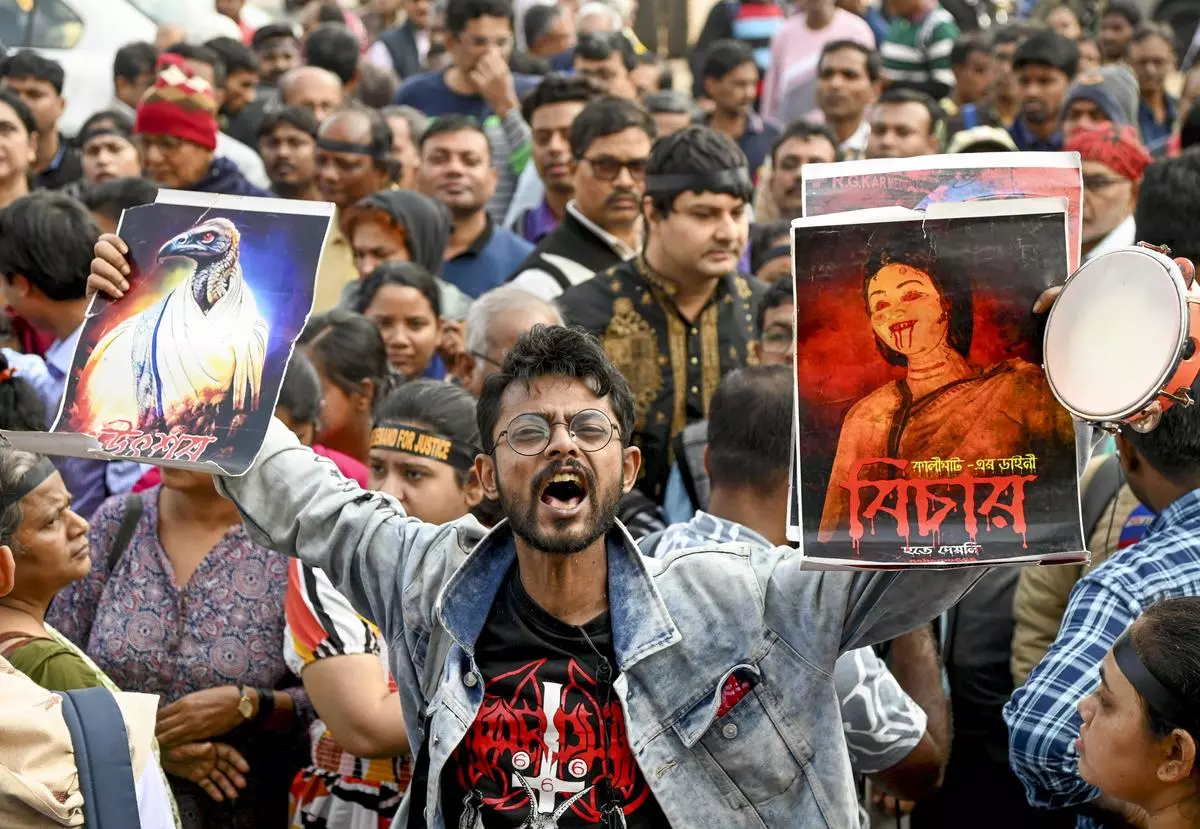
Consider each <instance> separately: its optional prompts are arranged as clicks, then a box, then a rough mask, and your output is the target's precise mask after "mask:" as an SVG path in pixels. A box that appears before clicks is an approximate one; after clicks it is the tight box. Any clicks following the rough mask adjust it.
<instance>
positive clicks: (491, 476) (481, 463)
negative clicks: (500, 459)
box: [474, 454, 500, 501]
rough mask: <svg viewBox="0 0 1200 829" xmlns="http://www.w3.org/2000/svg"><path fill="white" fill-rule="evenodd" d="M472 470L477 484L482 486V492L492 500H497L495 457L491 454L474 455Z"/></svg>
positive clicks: (498, 498) (498, 489) (498, 494)
mask: <svg viewBox="0 0 1200 829" xmlns="http://www.w3.org/2000/svg"><path fill="white" fill-rule="evenodd" d="M474 472H475V477H476V478H477V479H478V480H479V486H480V487H482V488H483V494H484V495H485V496H486V497H488V498H490V499H492V500H493V501H499V500H500V485H499V482H498V481H497V479H496V459H495V458H494V457H492V456H491V455H483V454H479V455H476V456H475V469H474Z"/></svg>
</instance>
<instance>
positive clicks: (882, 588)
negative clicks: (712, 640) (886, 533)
mask: <svg viewBox="0 0 1200 829" xmlns="http://www.w3.org/2000/svg"><path fill="white" fill-rule="evenodd" d="M755 555H756V556H759V557H760V560H759V562H758V569H759V572H760V573H761V574H763V575H762V576H761V577H762V578H763V579H764V580H765V608H764V620H765V623H766V625H767V627H768V628H769V629H770V630H772V631H774V632H775V633H776V634H777V635H778V636H779V637H780V638H782V639H783V640H784V641H786V642H788V643H789V644H790V645H791V646H792V647H793V648H795V649H796V650H797V651H798V652H799V653H801V654H804V655H805V656H806V657H807V658H808V659H810V660H812V661H813V662H814V664H817V665H820V666H822V667H824V668H825V669H826V670H830V669H832V667H833V663H834V662H835V661H836V660H837V657H838V655H839V654H842V653H845V652H846V651H848V650H853V649H854V648H861V647H863V646H865V645H871V644H874V643H876V642H883V641H885V640H888V639H895V638H896V637H897V636H900V635H901V634H904V633H907V632H908V631H910V630H913V629H914V628H917V627H919V626H921V625H923V624H925V623H926V622H929V621H930V620H932V619H933V618H935V617H937V616H939V615H941V614H942V613H943V612H945V611H946V610H947V609H949V608H950V606H951V605H953V604H954V603H955V602H957V601H958V600H959V599H960V598H962V596H963V594H964V593H966V592H967V590H969V589H970V588H971V587H972V585H974V584H975V582H977V581H978V580H979V579H980V578H981V577H982V576H983V574H984V573H986V572H987V568H983V567H966V568H958V569H954V570H932V569H928V570H927V569H920V570H917V569H910V570H900V571H894V570H890V571H883V572H866V573H848V572H818V571H811V570H802V569H801V563H802V561H803V559H802V557H801V556H798V555H796V554H795V551H794V550H792V549H790V548H787V547H778V548H775V549H774V550H763V551H761V552H759V553H755Z"/></svg>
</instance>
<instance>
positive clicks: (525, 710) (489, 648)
mask: <svg viewBox="0 0 1200 829" xmlns="http://www.w3.org/2000/svg"><path fill="white" fill-rule="evenodd" d="M585 634H586V636H585ZM589 639H590V640H591V644H589V642H588V640H589ZM475 653H476V663H477V664H478V666H479V670H480V671H481V672H482V673H483V676H484V696H483V705H482V706H481V707H480V709H479V715H478V716H477V717H476V718H475V722H474V724H473V725H472V726H471V728H470V729H469V730H468V731H467V734H466V736H465V737H464V738H463V741H462V743H460V744H459V746H458V748H456V749H455V751H454V754H453V755H452V756H451V758H450V762H449V763H447V765H446V768H445V770H444V771H443V774H442V781H441V782H442V804H443V808H444V810H445V817H446V825H447V826H458V825H459V820H460V818H461V816H462V812H463V803H464V800H468V799H469V800H470V802H471V803H472V806H473V807H474V808H478V810H479V813H480V814H481V816H482V818H483V825H484V827H486V829H495V828H496V827H519V826H522V825H529V823H531V821H529V819H530V817H531V816H532V813H531V811H530V808H531V803H530V796H529V791H530V790H532V791H533V793H534V803H533V807H534V808H536V809H538V810H539V811H540V812H541V813H542V814H546V813H553V812H555V811H557V810H559V809H562V808H563V806H564V804H565V803H566V802H567V801H568V800H569V799H570V798H572V797H574V796H575V795H576V794H580V793H582V796H581V797H579V798H578V799H577V800H575V801H574V802H572V803H571V805H570V806H568V807H566V809H565V811H564V812H563V814H562V815H561V816H559V817H558V819H557V822H556V823H555V824H553V825H555V826H558V827H561V829H568V827H570V828H571V829H575V827H585V826H587V827H591V826H599V825H601V809H602V808H603V806H604V805H605V804H606V803H610V802H612V801H610V799H609V798H610V794H609V792H610V791H611V792H612V793H613V796H615V798H616V802H617V803H619V804H620V805H621V806H622V807H623V809H624V811H625V820H626V824H627V825H628V826H629V827H630V829H658V827H667V826H668V825H669V824H668V823H667V820H666V817H665V816H664V815H663V813H662V810H661V809H660V808H659V806H658V803H657V801H655V799H654V796H653V795H652V794H651V793H650V788H649V787H648V786H647V785H646V781H645V779H644V778H643V777H642V773H641V771H640V770H639V769H638V767H637V763H636V762H635V761H634V759H633V754H632V752H630V750H629V741H628V739H627V737H626V735H625V718H624V714H623V712H622V710H621V702H620V700H619V699H618V698H617V695H616V692H615V691H614V690H613V688H612V680H613V679H614V678H615V668H614V666H615V665H616V659H615V657H614V653H613V646H612V629H611V627H610V626H609V617H608V614H607V613H604V614H603V615H601V616H600V617H598V618H597V619H594V620H593V621H591V622H589V623H588V624H586V625H584V626H583V627H582V628H576V627H572V626H570V625H568V624H565V623H563V622H561V621H559V620H558V619H555V618H554V617H553V616H551V615H550V614H549V613H547V612H546V611H544V610H543V609H542V608H540V607H538V606H537V604H535V603H534V601H533V600H532V599H530V598H529V595H528V594H527V593H526V592H525V589H524V587H522V586H521V579H520V577H519V576H518V574H517V568H516V567H513V568H512V570H511V571H510V572H509V575H508V578H507V579H506V581H505V584H504V586H503V587H501V589H500V592H499V594H498V595H497V596H496V601H495V604H493V606H492V612H491V615H490V616H489V617H488V621H487V624H486V625H485V626H484V629H483V632H482V633H481V634H480V637H479V641H478V643H477V644H476V648H475ZM606 770H607V774H606ZM522 781H525V782H524V783H522ZM610 784H611V788H610ZM526 786H528V788H527V787H526ZM527 822H529V823H527Z"/></svg>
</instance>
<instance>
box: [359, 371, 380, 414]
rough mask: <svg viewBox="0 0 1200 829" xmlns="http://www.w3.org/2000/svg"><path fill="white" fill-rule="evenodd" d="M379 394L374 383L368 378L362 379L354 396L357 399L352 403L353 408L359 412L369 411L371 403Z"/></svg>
mask: <svg viewBox="0 0 1200 829" xmlns="http://www.w3.org/2000/svg"><path fill="white" fill-rule="evenodd" d="M378 394H379V389H378V388H377V387H376V385H375V381H374V380H372V379H371V378H370V377H364V378H363V379H362V382H360V383H359V384H358V392H357V393H356V394H355V397H356V398H357V399H356V400H355V401H354V406H355V408H357V409H358V410H359V411H362V410H364V409H370V408H371V403H372V401H373V400H375V398H376V397H377V396H378Z"/></svg>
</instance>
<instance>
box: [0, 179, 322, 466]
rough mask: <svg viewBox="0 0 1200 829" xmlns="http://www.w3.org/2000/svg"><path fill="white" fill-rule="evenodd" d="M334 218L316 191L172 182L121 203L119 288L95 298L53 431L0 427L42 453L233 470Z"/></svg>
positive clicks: (247, 456) (269, 402)
mask: <svg viewBox="0 0 1200 829" xmlns="http://www.w3.org/2000/svg"><path fill="white" fill-rule="evenodd" d="M332 217H333V205H332V204H329V203H326V202H304V201H291V200H284V199H265V198H248V197H239V196H224V195H217V194H211V193H192V192H182V191H175V190H160V191H159V192H158V198H157V199H156V201H155V202H154V203H153V204H148V205H143V206H141V207H135V208H132V209H130V210H126V211H125V212H124V214H123V215H122V217H121V223H120V226H119V228H118V233H119V235H120V236H121V238H123V239H124V240H125V242H126V243H127V244H128V245H129V261H130V265H131V269H132V273H131V274H130V276H129V283H130V289H129V291H128V292H127V293H126V295H125V296H124V297H123V298H122V299H119V300H115V301H113V300H110V299H109V298H107V297H106V296H103V295H97V296H96V297H95V298H94V299H93V300H92V303H91V305H90V306H89V308H88V315H87V319H86V321H85V322H84V324H83V329H82V332H81V333H80V335H79V342H78V345H77V346H76V350H75V356H74V359H73V361H72V363H71V369H70V373H69V374H68V376H67V381H66V389H65V392H64V394H63V400H62V403H61V405H60V408H59V412H58V417H57V419H56V420H55V423H54V426H53V427H52V428H51V431H49V432H12V431H5V432H4V433H3V434H4V435H5V437H7V438H8V440H9V441H10V442H11V443H12V444H13V445H14V446H15V447H17V448H18V449H27V450H30V451H35V452H42V453H45V454H51V455H66V456H70V457H83V458H96V459H106V460H135V461H139V462H141V463H147V464H154V465H160V466H172V467H178V468H183V469H193V470H198V471H204V472H220V473H224V474H228V475H240V474H243V473H244V472H245V471H246V470H247V469H249V468H250V465H251V464H252V463H253V462H254V458H255V457H256V456H257V454H258V451H259V449H260V448H261V446H262V440H263V435H264V434H265V432H266V429H267V425H268V423H269V422H270V419H271V416H272V415H273V413H274V410H275V403H276V401H277V400H278V398H279V387H280V384H281V383H282V381H283V374H284V371H285V370H286V368H287V363H288V360H289V359H290V357H291V354H292V348H293V346H294V344H295V342H296V339H297V338H298V337H299V335H300V332H301V331H302V330H303V328H304V324H305V322H306V321H307V319H308V314H309V312H310V311H311V310H312V303H313V292H314V285H315V282H316V274H317V269H318V267H319V264H320V259H321V251H322V249H323V247H324V243H325V238H326V235H327V234H328V232H329V227H330V222H331V220H332Z"/></svg>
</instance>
